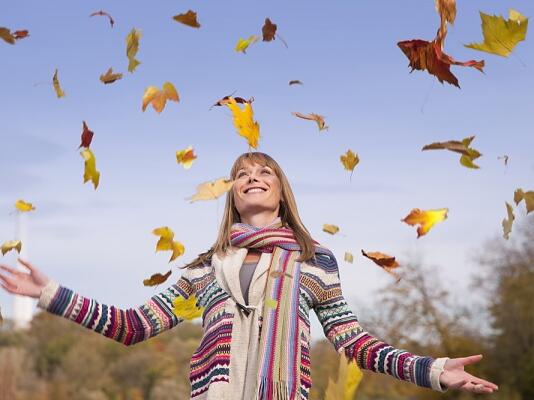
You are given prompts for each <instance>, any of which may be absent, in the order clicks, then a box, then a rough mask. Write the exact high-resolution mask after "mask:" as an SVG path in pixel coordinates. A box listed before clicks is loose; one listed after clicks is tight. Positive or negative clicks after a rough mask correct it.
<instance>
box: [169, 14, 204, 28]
mask: <svg viewBox="0 0 534 400" xmlns="http://www.w3.org/2000/svg"><path fill="white" fill-rule="evenodd" d="M172 19H174V20H175V21H176V22H180V23H182V24H184V25H187V26H190V27H192V28H200V24H199V23H198V21H197V13H196V12H194V11H193V10H189V11H188V12H186V13H185V14H178V15H175V16H174V17H172Z"/></svg>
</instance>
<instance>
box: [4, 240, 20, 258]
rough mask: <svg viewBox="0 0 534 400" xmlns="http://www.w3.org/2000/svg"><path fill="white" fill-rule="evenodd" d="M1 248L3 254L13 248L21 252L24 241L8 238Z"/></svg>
mask: <svg viewBox="0 0 534 400" xmlns="http://www.w3.org/2000/svg"><path fill="white" fill-rule="evenodd" d="M0 249H1V251H2V255H3V256H4V255H5V254H6V253H7V252H8V251H11V250H16V252H17V253H19V254H20V251H21V250H22V242H21V241H20V240H8V241H7V242H4V243H2V246H1V247H0Z"/></svg>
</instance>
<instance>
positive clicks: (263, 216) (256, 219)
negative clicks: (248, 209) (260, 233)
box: [241, 211, 278, 228]
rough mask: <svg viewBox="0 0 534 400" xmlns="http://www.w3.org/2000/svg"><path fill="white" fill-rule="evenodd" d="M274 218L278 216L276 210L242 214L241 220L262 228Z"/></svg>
mask: <svg viewBox="0 0 534 400" xmlns="http://www.w3.org/2000/svg"><path fill="white" fill-rule="evenodd" d="M276 218H278V212H272V211H265V212H260V213H256V214H253V215H247V216H242V217H241V222H242V223H244V224H247V225H251V226H254V227H255V228H263V227H264V226H267V225H269V224H270V223H271V222H273V221H274V220H275V219H276Z"/></svg>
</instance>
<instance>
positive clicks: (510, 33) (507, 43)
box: [465, 9, 528, 57]
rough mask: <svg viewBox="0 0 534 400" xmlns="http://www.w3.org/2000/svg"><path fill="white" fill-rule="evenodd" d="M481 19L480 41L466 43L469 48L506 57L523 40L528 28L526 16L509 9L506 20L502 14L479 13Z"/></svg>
mask: <svg viewBox="0 0 534 400" xmlns="http://www.w3.org/2000/svg"><path fill="white" fill-rule="evenodd" d="M480 18H481V19H482V35H483V36H484V41H483V42H482V43H471V44H466V45H465V47H468V48H470V49H475V50H480V51H484V52H486V53H490V54H496V55H498V56H502V57H508V55H509V54H510V53H511V52H512V50H513V49H514V47H515V46H516V45H517V44H518V43H519V42H521V41H523V40H525V38H526V35H527V28H528V18H526V17H525V16H524V15H522V14H521V13H520V12H518V11H516V10H513V9H510V12H509V16H508V21H506V20H505V19H504V18H503V17H502V16H496V15H488V14H484V13H483V12H481V13H480Z"/></svg>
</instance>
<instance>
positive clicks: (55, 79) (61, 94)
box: [52, 68, 65, 99]
mask: <svg viewBox="0 0 534 400" xmlns="http://www.w3.org/2000/svg"><path fill="white" fill-rule="evenodd" d="M52 85H53V86H54V90H55V91H56V95H57V97H58V99H59V98H61V97H65V92H64V91H63V90H62V89H61V86H60V85H59V79H58V77H57V68H56V71H55V72H54V76H53V77H52Z"/></svg>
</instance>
